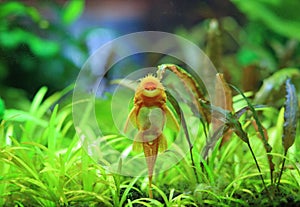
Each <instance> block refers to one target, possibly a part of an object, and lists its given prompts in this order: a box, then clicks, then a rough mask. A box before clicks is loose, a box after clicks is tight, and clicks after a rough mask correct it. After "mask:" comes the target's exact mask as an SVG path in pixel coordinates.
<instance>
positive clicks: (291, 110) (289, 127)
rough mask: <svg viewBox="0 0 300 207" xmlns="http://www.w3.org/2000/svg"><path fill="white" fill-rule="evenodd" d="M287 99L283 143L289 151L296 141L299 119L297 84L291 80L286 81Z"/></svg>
mask: <svg viewBox="0 0 300 207" xmlns="http://www.w3.org/2000/svg"><path fill="white" fill-rule="evenodd" d="M285 84H286V101H285V111H284V125H283V134H282V143H283V146H284V150H285V151H287V150H288V149H289V148H290V147H291V146H292V145H293V143H294V142H295V137H296V129H297V121H298V119H297V118H298V116H297V115H298V97H297V94H296V89H295V86H294V85H293V84H292V83H291V80H290V79H288V80H287V81H286V83H285Z"/></svg>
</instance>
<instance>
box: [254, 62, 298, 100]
mask: <svg viewBox="0 0 300 207" xmlns="http://www.w3.org/2000/svg"><path fill="white" fill-rule="evenodd" d="M295 77H300V70H299V69H297V68H284V69H281V70H279V71H277V72H276V73H274V74H273V75H272V76H270V77H269V78H266V79H265V80H264V82H263V85H262V87H261V88H260V89H259V91H258V92H257V93H256V95H255V98H254V103H256V104H263V103H265V102H266V101H267V100H268V99H270V97H271V96H272V95H273V93H274V92H279V90H280V88H281V86H282V85H283V84H284V82H285V81H286V79H287V78H295Z"/></svg>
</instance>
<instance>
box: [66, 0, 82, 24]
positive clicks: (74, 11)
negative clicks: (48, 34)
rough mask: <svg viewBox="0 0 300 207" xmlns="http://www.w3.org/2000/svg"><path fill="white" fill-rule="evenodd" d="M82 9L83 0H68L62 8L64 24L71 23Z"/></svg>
mask: <svg viewBox="0 0 300 207" xmlns="http://www.w3.org/2000/svg"><path fill="white" fill-rule="evenodd" d="M83 10H84V1H83V0H72V1H69V2H68V3H67V5H66V7H65V8H64V11H63V16H62V21H63V23H64V24H66V25H69V24H71V23H73V22H74V21H75V20H76V19H78V18H79V16H80V15H81V14H82V12H83Z"/></svg>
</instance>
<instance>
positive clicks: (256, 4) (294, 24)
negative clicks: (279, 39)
mask: <svg viewBox="0 0 300 207" xmlns="http://www.w3.org/2000/svg"><path fill="white" fill-rule="evenodd" d="M232 2H233V3H234V4H235V5H236V6H237V7H238V8H239V9H240V10H241V11H242V12H243V13H245V14H246V15H247V16H248V18H249V19H251V20H253V21H259V22H262V23H263V25H264V26H265V27H267V28H269V29H271V30H273V31H274V32H276V33H277V34H280V35H283V36H285V37H289V38H295V39H298V40H300V17H299V9H300V1H284V0H272V1H266V0H256V1H244V0H232ZM287 11H288V12H287Z"/></svg>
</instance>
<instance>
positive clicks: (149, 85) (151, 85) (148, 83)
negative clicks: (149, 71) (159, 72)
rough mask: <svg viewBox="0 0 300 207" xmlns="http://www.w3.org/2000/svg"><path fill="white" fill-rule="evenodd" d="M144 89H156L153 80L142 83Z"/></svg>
mask: <svg viewBox="0 0 300 207" xmlns="http://www.w3.org/2000/svg"><path fill="white" fill-rule="evenodd" d="M144 89H145V90H148V91H153V90H155V89H157V84H156V83H153V82H147V83H145V85H144Z"/></svg>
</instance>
